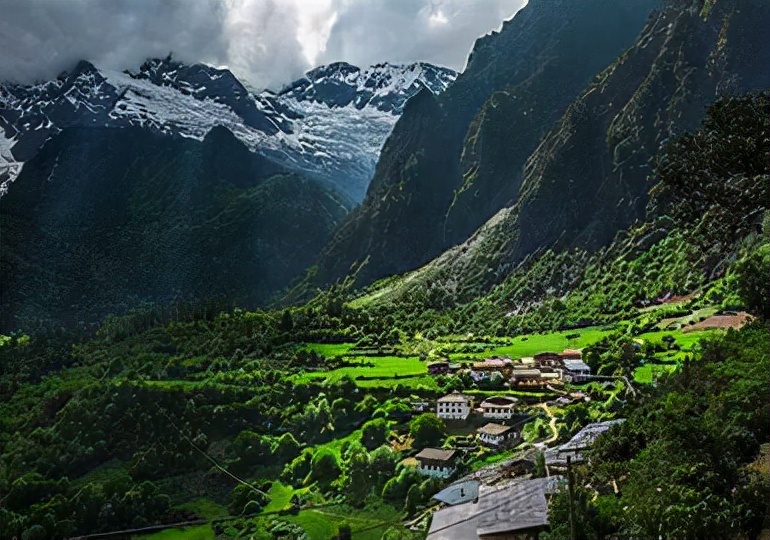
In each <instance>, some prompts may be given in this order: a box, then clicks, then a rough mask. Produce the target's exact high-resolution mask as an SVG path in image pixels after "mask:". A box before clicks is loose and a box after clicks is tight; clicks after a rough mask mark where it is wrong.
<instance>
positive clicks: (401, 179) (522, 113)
mask: <svg viewBox="0 0 770 540" xmlns="http://www.w3.org/2000/svg"><path fill="white" fill-rule="evenodd" d="M656 5H658V2H656V1H652V0H650V1H646V0H642V1H635V2H616V1H608V0H600V1H593V2H573V1H568V0H533V1H531V2H529V4H528V5H527V6H526V7H525V8H523V9H522V10H521V11H519V12H518V13H517V14H516V15H515V16H514V17H513V19H512V20H510V21H507V22H505V23H504V24H503V27H502V29H501V31H500V32H499V33H497V32H495V33H492V34H491V35H488V36H485V37H483V38H481V39H479V40H478V41H477V43H476V44H475V46H474V48H473V51H472V53H471V55H470V57H469V60H468V66H467V68H466V70H465V71H464V72H463V73H462V74H461V75H460V76H458V78H457V80H456V81H455V83H454V84H453V85H452V86H450V87H449V88H448V89H447V91H446V92H444V93H442V94H440V95H434V94H432V93H429V92H423V93H422V94H420V95H418V96H417V97H416V98H414V99H413V100H411V101H410V102H409V103H408V104H407V107H406V110H405V111H404V114H403V115H402V116H401V118H400V119H399V121H398V123H397V124H396V126H395V128H394V130H393V133H392V134H391V136H390V137H389V139H388V141H387V143H386V144H385V146H384V147H383V150H382V154H381V156H380V161H379V162H378V164H377V169H376V171H375V175H374V178H373V180H372V183H371V185H370V186H369V190H368V192H367V195H366V198H365V200H364V202H363V203H362V205H361V206H360V207H359V208H357V209H356V210H355V211H354V212H352V213H351V214H350V215H349V216H348V217H347V218H346V220H345V222H344V223H343V225H342V226H341V227H340V228H339V230H338V231H337V232H336V233H335V236H334V239H333V240H332V242H331V243H330V244H329V245H328V246H327V247H326V248H325V249H324V252H323V253H322V255H321V257H320V258H319V261H318V263H317V265H316V267H315V268H314V269H313V271H312V273H311V274H310V275H309V278H308V282H309V284H310V285H311V287H310V288H311V289H312V288H313V287H315V286H317V285H319V284H325V283H330V282H334V281H336V280H338V279H340V278H341V277H343V276H346V275H348V274H349V273H350V272H351V271H352V270H355V271H356V272H357V273H356V278H357V283H358V284H366V283H369V282H371V281H372V280H374V279H377V278H381V277H384V276H387V275H391V274H395V273H400V272H404V271H406V270H411V269H414V268H415V267H418V266H420V265H422V264H425V263H426V262H428V261H430V260H431V259H432V258H434V257H436V256H437V255H439V254H440V253H441V252H442V251H444V250H445V249H447V248H449V247H451V246H453V245H456V244H458V243H460V242H462V241H464V240H465V239H466V238H467V237H468V236H469V235H470V234H471V233H472V232H473V231H474V230H475V229H476V228H477V227H479V226H480V225H481V224H483V223H484V222H485V221H486V220H487V219H489V218H490V217H491V216H492V215H494V214H495V212H497V211H498V210H500V209H501V208H503V207H506V206H507V205H510V204H512V203H513V202H514V201H515V200H516V198H517V197H518V192H519V189H520V186H521V183H522V180H523V178H524V170H523V166H524V164H525V162H526V160H527V158H528V157H529V155H530V154H531V153H532V152H533V151H534V150H535V149H536V148H537V147H538V145H539V144H540V142H541V141H542V139H543V137H544V136H545V135H546V134H547V133H548V130H549V129H550V127H551V126H552V124H553V123H554V122H556V121H557V120H558V119H559V118H560V116H561V115H562V114H563V113H564V112H565V110H567V108H568V107H569V105H570V103H572V102H573V101H574V100H575V98H577V97H578V95H579V94H580V92H581V91H582V90H583V89H584V88H585V86H586V85H587V84H588V83H589V82H590V81H591V79H592V77H594V76H595V75H596V73H598V72H599V71H600V70H602V69H603V68H605V67H606V66H607V65H608V64H610V63H611V62H612V61H613V60H614V59H615V58H616V57H617V56H618V55H619V54H620V53H621V52H622V51H623V50H624V49H625V48H627V47H628V46H630V45H631V44H632V43H633V41H634V38H635V36H636V35H637V34H638V32H639V30H640V29H641V28H642V27H643V25H644V23H645V21H646V19H647V17H648V15H649V14H650V11H651V10H652V9H653V7H655V6H656Z"/></svg>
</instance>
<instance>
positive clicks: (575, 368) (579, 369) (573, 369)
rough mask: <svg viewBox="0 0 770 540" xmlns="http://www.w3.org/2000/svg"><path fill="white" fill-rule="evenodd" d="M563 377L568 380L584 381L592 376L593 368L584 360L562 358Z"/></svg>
mask: <svg viewBox="0 0 770 540" xmlns="http://www.w3.org/2000/svg"><path fill="white" fill-rule="evenodd" d="M562 363H563V364H564V367H563V368H562V370H561V372H562V379H563V380H565V381H567V382H583V381H585V380H587V379H589V378H590V377H591V368H590V367H588V365H587V364H586V363H585V362H583V361H582V360H562Z"/></svg>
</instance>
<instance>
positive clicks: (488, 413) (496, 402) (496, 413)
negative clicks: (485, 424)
mask: <svg viewBox="0 0 770 540" xmlns="http://www.w3.org/2000/svg"><path fill="white" fill-rule="evenodd" d="M518 401H519V400H518V399H516V398H515V397H508V396H493V397H490V398H487V399H485V400H484V401H482V402H481V405H480V406H479V407H480V408H481V411H482V414H483V415H484V418H494V419H497V420H510V419H511V418H513V416H514V407H515V406H516V403H518Z"/></svg>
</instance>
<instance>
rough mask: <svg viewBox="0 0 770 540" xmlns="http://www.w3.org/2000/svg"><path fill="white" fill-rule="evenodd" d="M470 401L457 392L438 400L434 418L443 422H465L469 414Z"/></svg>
mask: <svg viewBox="0 0 770 540" xmlns="http://www.w3.org/2000/svg"><path fill="white" fill-rule="evenodd" d="M471 405H472V401H471V398H469V397H468V396H466V395H463V394H461V393H459V392H457V391H455V392H452V393H451V394H447V395H446V396H444V397H440V398H438V401H437V402H436V416H438V417H439V418H441V419H443V420H465V419H466V418H468V415H469V414H470V413H471Z"/></svg>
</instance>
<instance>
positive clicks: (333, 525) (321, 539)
mask: <svg viewBox="0 0 770 540" xmlns="http://www.w3.org/2000/svg"><path fill="white" fill-rule="evenodd" d="M285 519H286V521H290V522H292V523H296V524H297V525H299V526H300V527H302V528H303V529H305V532H307V534H308V536H309V537H310V539H311V540H330V539H331V538H332V537H333V536H334V535H336V534H337V527H338V526H339V524H340V523H342V522H343V521H344V522H346V523H347V524H348V525H350V528H351V532H352V533H353V538H355V539H356V540H380V538H382V535H383V533H384V532H385V531H386V530H387V529H388V528H390V527H392V526H396V527H399V526H400V525H401V513H400V512H399V511H397V510H396V509H395V508H393V507H391V506H386V505H382V506H380V507H378V508H376V509H367V510H357V509H354V508H350V507H347V506H330V507H326V508H318V509H313V510H302V511H301V512H300V513H299V514H298V515H296V516H292V517H286V518H285Z"/></svg>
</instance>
